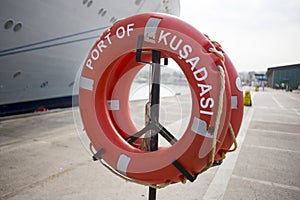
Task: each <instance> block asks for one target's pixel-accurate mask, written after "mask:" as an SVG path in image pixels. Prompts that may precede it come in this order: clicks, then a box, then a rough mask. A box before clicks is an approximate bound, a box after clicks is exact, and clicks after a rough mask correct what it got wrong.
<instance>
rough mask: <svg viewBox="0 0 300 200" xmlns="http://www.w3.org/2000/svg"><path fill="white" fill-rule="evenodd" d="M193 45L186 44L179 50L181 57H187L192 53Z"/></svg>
mask: <svg viewBox="0 0 300 200" xmlns="http://www.w3.org/2000/svg"><path fill="white" fill-rule="evenodd" d="M192 50H193V49H192V47H191V46H190V45H187V44H186V45H184V46H183V48H182V49H180V50H179V56H180V58H183V59H186V58H187V57H188V56H189V54H190V53H192Z"/></svg>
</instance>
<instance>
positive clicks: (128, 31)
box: [127, 24, 134, 37]
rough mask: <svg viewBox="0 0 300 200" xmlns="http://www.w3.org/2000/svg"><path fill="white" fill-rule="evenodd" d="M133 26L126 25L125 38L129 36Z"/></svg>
mask: <svg viewBox="0 0 300 200" xmlns="http://www.w3.org/2000/svg"><path fill="white" fill-rule="evenodd" d="M133 26H134V24H128V25H127V36H128V37H129V36H130V32H131V31H133V28H132V27H133Z"/></svg>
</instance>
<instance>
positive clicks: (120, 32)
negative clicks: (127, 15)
mask: <svg viewBox="0 0 300 200" xmlns="http://www.w3.org/2000/svg"><path fill="white" fill-rule="evenodd" d="M116 35H117V38H119V39H122V38H124V36H125V28H124V27H123V26H120V27H119V28H117V31H116Z"/></svg>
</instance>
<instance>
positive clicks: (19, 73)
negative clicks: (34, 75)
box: [13, 71, 21, 78]
mask: <svg viewBox="0 0 300 200" xmlns="http://www.w3.org/2000/svg"><path fill="white" fill-rule="evenodd" d="M20 75H21V72H20V71H17V72H16V73H14V75H13V77H14V78H17V77H18V76H20Z"/></svg>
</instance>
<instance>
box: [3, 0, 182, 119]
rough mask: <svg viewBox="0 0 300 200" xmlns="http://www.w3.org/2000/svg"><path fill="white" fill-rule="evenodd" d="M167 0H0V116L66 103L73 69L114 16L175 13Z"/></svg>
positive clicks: (176, 8) (172, 3) (173, 3)
mask: <svg viewBox="0 0 300 200" xmlns="http://www.w3.org/2000/svg"><path fill="white" fill-rule="evenodd" d="M179 7H180V6H179V1H177V0H176V1H174V0H172V1H170V2H169V1H167V0H156V1H154V0H151V1H150V0H148V1H147V0H118V1H101V0H77V1H60V0H51V1H47V0H42V1H34V0H26V1H21V0H13V1H12V0H2V1H1V3H0V13H1V14H0V15H1V19H0V20H1V28H0V35H1V39H0V48H1V49H0V116H4V115H9V114H15V113H20V112H26V111H31V110H35V109H37V108H39V107H48V108H51V107H57V106H68V105H71V99H72V91H73V84H74V80H75V76H76V73H77V71H78V69H79V68H80V66H81V64H82V62H83V61H84V59H85V57H86V55H87V53H88V52H89V50H90V48H91V46H92V45H93V44H94V42H95V40H96V39H97V38H98V37H99V36H100V35H101V34H102V32H103V31H104V30H105V29H106V28H107V27H109V26H111V25H112V24H113V23H114V22H115V21H116V20H118V19H120V18H124V17H127V16H129V15H133V14H136V13H142V12H165V13H170V14H174V15H178V14H179Z"/></svg>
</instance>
